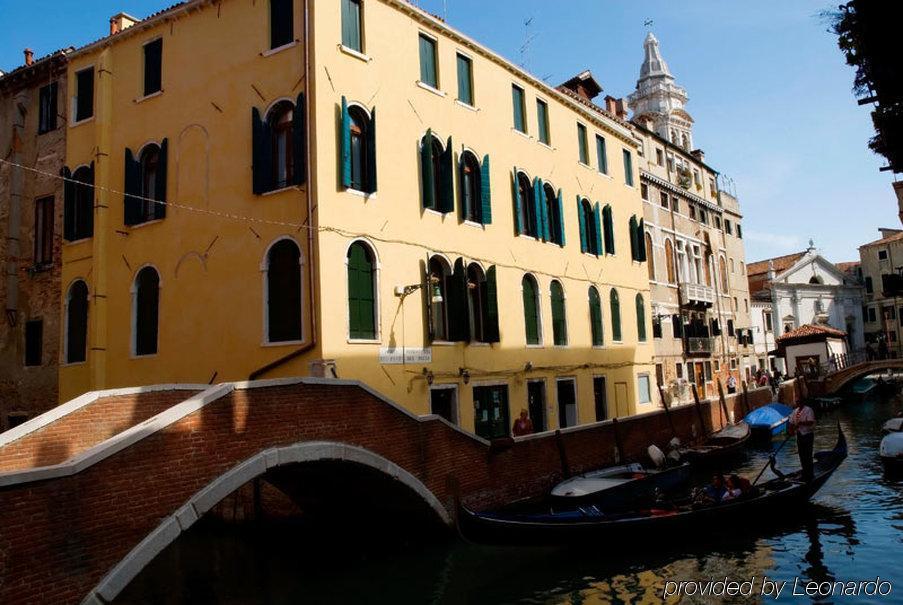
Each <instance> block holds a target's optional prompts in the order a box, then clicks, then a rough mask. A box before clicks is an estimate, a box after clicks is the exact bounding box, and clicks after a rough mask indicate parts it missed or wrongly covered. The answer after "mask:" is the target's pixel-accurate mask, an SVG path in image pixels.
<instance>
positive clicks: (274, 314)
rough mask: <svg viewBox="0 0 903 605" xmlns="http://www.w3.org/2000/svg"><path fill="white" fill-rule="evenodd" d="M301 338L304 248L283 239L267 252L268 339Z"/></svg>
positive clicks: (276, 340)
mask: <svg viewBox="0 0 903 605" xmlns="http://www.w3.org/2000/svg"><path fill="white" fill-rule="evenodd" d="M296 340H301V250H300V249H299V248H298V244H296V243H295V242H294V241H292V240H288V239H283V240H280V241H278V242H276V243H275V244H273V246H272V247H271V248H270V251H269V253H268V255H267V341H268V342H286V341H296Z"/></svg>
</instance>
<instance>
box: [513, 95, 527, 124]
mask: <svg viewBox="0 0 903 605" xmlns="http://www.w3.org/2000/svg"><path fill="white" fill-rule="evenodd" d="M511 107H512V110H513V112H514V128H515V129H516V130H518V131H519V132H523V133H526V132H527V115H526V114H527V106H526V103H525V101H524V89H523V88H521V87H520V86H518V85H517V84H512V85H511Z"/></svg>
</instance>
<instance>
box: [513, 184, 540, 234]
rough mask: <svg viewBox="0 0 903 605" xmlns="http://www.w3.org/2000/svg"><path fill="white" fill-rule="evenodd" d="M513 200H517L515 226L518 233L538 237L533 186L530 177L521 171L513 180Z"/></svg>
mask: <svg viewBox="0 0 903 605" xmlns="http://www.w3.org/2000/svg"><path fill="white" fill-rule="evenodd" d="M514 194H515V201H516V202H517V226H518V233H522V234H524V235H529V236H530V237H538V235H539V229H538V226H537V222H536V219H537V217H536V202H535V200H534V198H533V186H532V185H530V179H529V178H528V177H527V175H526V174H524V173H523V172H518V173H517V180H516V182H515V192H514Z"/></svg>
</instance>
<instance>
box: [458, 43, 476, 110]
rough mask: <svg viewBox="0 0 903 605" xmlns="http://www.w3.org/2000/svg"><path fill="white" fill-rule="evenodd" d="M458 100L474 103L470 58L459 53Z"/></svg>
mask: <svg viewBox="0 0 903 605" xmlns="http://www.w3.org/2000/svg"><path fill="white" fill-rule="evenodd" d="M457 62H458V100H459V101H461V102H462V103H467V104H468V105H473V76H472V75H471V70H472V64H471V62H470V59H468V58H467V57H464V56H462V55H458V61H457Z"/></svg>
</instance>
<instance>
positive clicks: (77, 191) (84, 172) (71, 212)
mask: <svg viewBox="0 0 903 605" xmlns="http://www.w3.org/2000/svg"><path fill="white" fill-rule="evenodd" d="M62 176H63V178H64V179H66V181H65V182H64V184H63V238H64V239H66V241H70V242H74V241H76V240H80V239H85V238H87V237H91V236H92V235H94V164H93V163H92V164H91V165H90V166H82V167H80V168H78V169H77V170H76V171H75V174H72V173H70V172H69V169H68V168H63V170H62Z"/></svg>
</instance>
